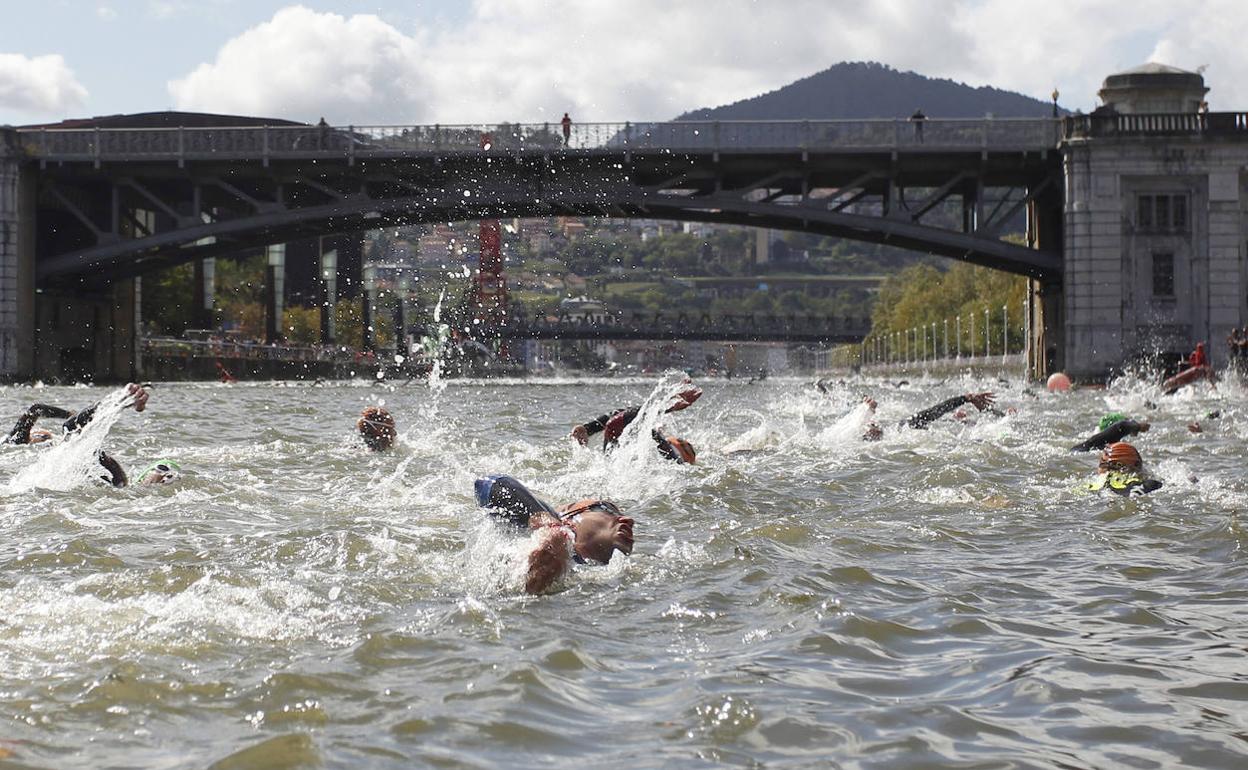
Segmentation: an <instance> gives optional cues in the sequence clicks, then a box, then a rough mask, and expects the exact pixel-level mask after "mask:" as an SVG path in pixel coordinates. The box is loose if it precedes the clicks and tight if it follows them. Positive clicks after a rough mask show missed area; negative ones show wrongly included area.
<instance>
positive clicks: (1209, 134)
mask: <svg viewBox="0 0 1248 770" xmlns="http://www.w3.org/2000/svg"><path fill="white" fill-rule="evenodd" d="M1105 83H1106V87H1105V88H1104V89H1103V90H1102V91H1101V95H1102V98H1103V99H1104V100H1105V103H1106V104H1105V107H1102V108H1101V109H1100V110H1098V111H1097V112H1096V113H1094V114H1093V115H1090V116H1083V118H1081V119H1076V122H1075V123H1072V125H1074V126H1076V127H1077V128H1080V127H1081V128H1082V129H1083V130H1082V131H1080V130H1076V131H1075V132H1073V133H1071V132H1068V136H1067V139H1066V141H1065V143H1064V145H1063V160H1064V164H1065V168H1064V177H1065V183H1066V190H1065V211H1064V217H1063V224H1064V227H1063V230H1064V235H1063V237H1064V244H1063V251H1064V259H1065V270H1064V273H1065V274H1064V279H1063V285H1064V290H1063V291H1064V295H1065V296H1064V316H1065V318H1064V338H1065V339H1064V340H1063V342H1064V351H1063V352H1064V366H1065V369H1066V370H1067V371H1068V372H1069V373H1070V374H1072V375H1076V376H1081V377H1100V376H1104V375H1106V374H1109V373H1111V372H1113V371H1118V370H1121V369H1122V368H1124V367H1125V366H1129V365H1130V364H1131V363H1132V362H1133V361H1135V360H1140V359H1145V358H1148V357H1149V356H1155V355H1157V354H1161V355H1163V356H1165V355H1177V354H1182V353H1186V352H1188V351H1190V350H1191V349H1192V348H1193V347H1194V346H1195V344H1196V343H1197V342H1200V341H1206V342H1207V343H1208V347H1209V348H1210V350H1211V353H1212V354H1213V358H1214V363H1215V364H1225V362H1226V348H1225V345H1224V344H1222V343H1223V340H1224V339H1225V337H1226V335H1227V334H1228V333H1229V332H1230V330H1231V328H1232V327H1238V326H1242V325H1244V323H1245V319H1248V296H1246V291H1245V289H1246V287H1248V275H1246V273H1245V260H1244V250H1245V241H1246V240H1248V190H1246V188H1245V185H1248V176H1246V175H1245V174H1244V173H1243V170H1244V169H1245V168H1248V132H1245V131H1244V130H1243V129H1244V128H1245V127H1244V126H1242V125H1238V126H1237V125H1236V119H1235V118H1234V117H1227V115H1228V114H1227V113H1220V114H1219V115H1217V116H1214V115H1210V114H1207V113H1206V112H1205V111H1203V110H1202V109H1201V107H1203V103H1204V102H1203V100H1204V95H1205V93H1206V91H1207V89H1206V88H1205V86H1204V82H1203V78H1202V77H1201V75H1199V74H1196V73H1190V72H1183V71H1182V70H1176V69H1174V68H1171V67H1164V66H1162V65H1146V66H1145V67H1142V68H1138V69H1136V70H1130V71H1128V72H1126V73H1120V74H1118V75H1111V76H1110V77H1109V78H1107V79H1106V81H1105ZM1163 109H1164V111H1163ZM1215 118H1216V119H1215ZM1219 121H1220V122H1221V123H1222V124H1223V125H1221V128H1224V129H1226V130H1220V126H1219ZM1239 122H1242V121H1239Z"/></svg>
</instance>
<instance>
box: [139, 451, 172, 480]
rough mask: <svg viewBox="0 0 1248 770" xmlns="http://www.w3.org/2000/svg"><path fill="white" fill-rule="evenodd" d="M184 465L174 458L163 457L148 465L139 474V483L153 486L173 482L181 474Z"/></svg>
mask: <svg viewBox="0 0 1248 770" xmlns="http://www.w3.org/2000/svg"><path fill="white" fill-rule="evenodd" d="M181 471H182V466H180V465H178V464H177V463H176V462H174V461H173V460H170V459H168V458H162V459H160V460H157V461H156V462H154V463H152V464H151V465H149V466H147V468H145V469H144V470H143V472H142V473H140V474H139V484H142V485H144V486H152V485H155V484H172V483H173V482H175V481H177V480H178V476H179V475H181Z"/></svg>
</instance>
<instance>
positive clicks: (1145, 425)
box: [1136, 420, 1152, 433]
mask: <svg viewBox="0 0 1248 770" xmlns="http://www.w3.org/2000/svg"><path fill="white" fill-rule="evenodd" d="M1136 422H1137V424H1138V425H1139V431H1138V432H1139V433H1148V429H1149V428H1151V427H1152V426H1151V425H1149V424H1148V423H1147V422H1145V421H1144V420H1137V421H1136Z"/></svg>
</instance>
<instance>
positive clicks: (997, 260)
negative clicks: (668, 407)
mask: <svg viewBox="0 0 1248 770" xmlns="http://www.w3.org/2000/svg"><path fill="white" fill-rule="evenodd" d="M1156 66H1157V65H1149V67H1156ZM1105 82H1106V86H1105V89H1104V90H1103V91H1102V98H1103V99H1104V100H1105V103H1106V105H1107V109H1106V110H1105V111H1102V112H1098V114H1096V115H1090V116H1077V117H1071V118H1065V119H991V118H984V119H973V120H943V119H925V120H921V121H910V120H891V119H889V120H853V121H764V122H757V121H744V122H704V123H697V122H676V123H627V122H626V123H598V124H579V125H575V126H573V128H572V131H571V134H570V136H569V137H568V140H567V141H566V142H565V140H564V138H563V136H562V134H561V131H560V129H559V128H558V127H557V126H554V125H548V124H536V125H534V124H506V123H502V124H496V125H433V126H401V127H375V126H350V125H348V126H336V127H331V126H305V125H272V126H264V125H259V126H257V125H249V126H221V127H212V126H199V127H192V126H182V127H172V128H142V129H119V128H105V127H86V128H82V127H79V128H55V127H49V128H36V129H21V130H12V129H0V373H3V376H5V377H9V378H14V377H29V376H34V375H42V374H44V373H47V374H53V373H55V371H56V370H57V366H58V364H57V359H58V356H62V357H63V356H64V355H65V354H66V351H71V350H72V351H76V352H75V353H74V355H78V356H90V357H93V358H94V361H95V362H96V366H95V368H96V371H97V372H99V374H100V376H111V377H124V376H128V374H129V371H128V369H127V367H130V368H131V369H132V368H133V367H134V366H135V365H136V362H137V361H138V350H137V346H136V345H135V343H134V340H135V339H137V326H138V323H139V320H140V319H139V318H138V316H137V314H136V309H135V308H136V305H137V297H138V291H139V286H138V284H137V283H136V282H135V281H132V280H130V279H131V278H132V277H134V276H140V275H142V274H144V273H146V272H149V271H152V270H158V269H162V268H165V267H168V266H171V265H176V264H179V263H184V262H194V263H196V264H202V261H203V260H204V259H206V258H209V257H219V256H230V255H236V254H239V253H240V252H244V251H246V250H248V249H256V248H260V247H267V246H272V245H274V244H289V243H296V242H300V241H307V240H308V239H315V238H317V237H320V236H327V235H334V234H338V233H354V232H358V231H361V230H367V229H374V228H378V227H385V226H395V225H401V224H419V223H427V222H437V221H455V220H471V219H486V218H495V217H509V216H550V215H568V216H595V217H645V218H656V219H665V220H677V221H681V220H684V221H702V222H721V223H733V224H741V225H748V226H757V227H767V228H773V229H782V230H783V229H788V230H801V231H805V232H814V233H820V234H825V235H830V236H837V237H843V238H849V239H853V240H860V241H867V242H875V243H887V244H891V245H895V246H900V247H904V248H909V249H914V250H917V251H922V252H927V253H932V254H937V255H941V256H946V257H950V258H954V259H960V260H965V261H968V262H972V263H975V264H980V265H985V266H989V267H993V268H996V269H1001V270H1007V271H1011V272H1015V273H1018V274H1022V275H1026V276H1028V277H1030V278H1031V279H1033V280H1032V283H1031V286H1032V291H1031V293H1030V294H1029V298H1030V299H1029V306H1028V317H1029V318H1030V319H1031V322H1030V324H1029V329H1030V333H1031V337H1032V343H1031V345H1030V347H1029V357H1030V364H1031V368H1032V370H1033V372H1036V373H1043V371H1044V370H1045V369H1046V368H1051V367H1065V368H1068V369H1069V370H1071V371H1072V372H1074V373H1076V374H1088V375H1095V374H1097V373H1103V372H1105V371H1108V370H1110V369H1112V368H1114V367H1117V366H1120V365H1121V364H1122V363H1123V361H1124V360H1125V359H1126V357H1127V356H1128V355H1129V354H1130V352H1131V351H1133V350H1137V349H1139V348H1142V347H1148V346H1150V345H1152V346H1159V347H1161V348H1162V349H1173V348H1176V347H1182V346H1185V345H1188V344H1190V343H1191V342H1192V341H1193V340H1196V339H1217V338H1219V337H1220V336H1221V335H1222V334H1224V333H1225V332H1226V331H1227V330H1228V329H1229V328H1230V327H1231V326H1232V325H1235V326H1239V325H1243V323H1245V322H1246V321H1248V304H1246V303H1248V299H1246V297H1248V292H1246V291H1244V290H1243V287H1244V285H1245V282H1246V281H1248V278H1245V277H1244V276H1243V273H1244V269H1243V268H1242V267H1241V262H1242V261H1243V257H1242V255H1241V250H1242V248H1243V246H1242V244H1243V243H1244V242H1245V241H1246V240H1248V228H1246V227H1245V226H1244V221H1243V219H1244V218H1243V216H1241V209H1242V205H1241V200H1242V198H1241V194H1240V188H1241V180H1240V176H1241V172H1240V169H1242V168H1244V167H1246V166H1248V152H1245V150H1246V149H1248V126H1246V125H1245V119H1244V115H1243V114H1242V113H1209V112H1202V111H1201V110H1200V109H1199V106H1200V105H1201V104H1203V98H1204V95H1205V92H1206V91H1207V89H1205V87H1204V85H1203V79H1202V78H1201V76H1200V75H1198V74H1196V73H1184V72H1182V71H1179V70H1173V68H1161V69H1160V70H1155V69H1153V70H1150V69H1148V68H1143V69H1140V70H1138V71H1136V70H1132V71H1128V72H1125V73H1118V74H1116V75H1111V76H1110V77H1108V78H1107V79H1106V81H1105ZM1015 230H1023V231H1024V233H1025V237H1024V239H1023V242H1022V243H1014V242H1009V241H1007V240H1004V239H1003V234H1005V233H1007V232H1010V231H1015ZM314 256H316V255H314ZM322 264H323V263H322ZM320 267H321V264H317V265H316V266H315V268H316V269H314V273H315V274H316V275H320V274H321V270H320ZM339 267H340V268H341V265H339ZM36 328H37V329H38V330H39V331H38V334H36V332H35V330H36ZM84 337H86V338H89V339H90V340H91V344H90V345H84V342H83V338H84ZM36 338H37V344H36Z"/></svg>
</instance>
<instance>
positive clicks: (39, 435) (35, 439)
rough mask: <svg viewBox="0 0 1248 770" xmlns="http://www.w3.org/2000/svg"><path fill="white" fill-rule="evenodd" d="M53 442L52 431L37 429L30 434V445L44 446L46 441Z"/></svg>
mask: <svg viewBox="0 0 1248 770" xmlns="http://www.w3.org/2000/svg"><path fill="white" fill-rule="evenodd" d="M51 440H52V431H50V430H43V429H42V428H35V429H34V430H32V431H31V432H30V443H32V444H42V443H43V442H45V441H51Z"/></svg>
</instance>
